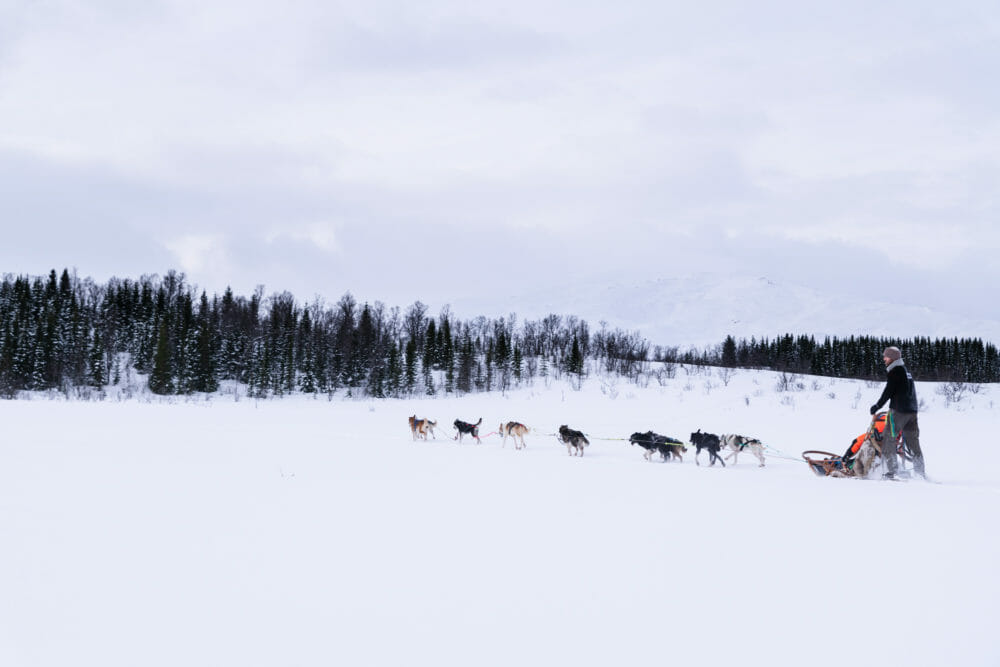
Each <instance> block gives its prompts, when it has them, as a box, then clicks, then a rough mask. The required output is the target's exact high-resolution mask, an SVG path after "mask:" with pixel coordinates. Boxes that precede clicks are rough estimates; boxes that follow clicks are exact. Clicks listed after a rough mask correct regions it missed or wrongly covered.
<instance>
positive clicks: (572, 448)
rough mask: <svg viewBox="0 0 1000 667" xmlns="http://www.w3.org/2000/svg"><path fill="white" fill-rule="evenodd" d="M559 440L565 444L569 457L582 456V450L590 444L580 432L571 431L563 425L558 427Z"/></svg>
mask: <svg viewBox="0 0 1000 667" xmlns="http://www.w3.org/2000/svg"><path fill="white" fill-rule="evenodd" d="M559 439H560V440H561V441H562V442H564V443H566V450H567V451H568V452H569V455H570V456H573V455H574V453H575V454H576V455H577V456H583V448H584V447H586V446H587V445H589V444H590V441H589V440H587V436H585V435H584V434H583V433H581V432H580V431H575V430H573V429H571V428H570V427H568V426H566V425H565V424H563V425H562V426H560V427H559Z"/></svg>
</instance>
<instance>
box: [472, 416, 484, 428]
mask: <svg viewBox="0 0 1000 667" xmlns="http://www.w3.org/2000/svg"><path fill="white" fill-rule="evenodd" d="M482 423H483V418H482V417H480V418H479V421H477V422H476V423H475V424H473V426H479V425H480V424H482Z"/></svg>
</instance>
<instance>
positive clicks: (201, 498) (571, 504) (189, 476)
mask: <svg viewBox="0 0 1000 667" xmlns="http://www.w3.org/2000/svg"><path fill="white" fill-rule="evenodd" d="M777 383H778V376H777V375H775V374H773V373H754V372H750V371H737V372H736V375H735V376H734V377H732V378H730V379H729V382H728V385H726V384H725V383H724V382H723V379H722V378H721V377H720V376H719V375H717V374H716V373H714V372H713V373H709V374H705V373H700V374H691V375H688V374H687V372H686V371H685V370H684V369H681V370H679V372H678V374H677V376H676V377H675V378H673V379H671V380H667V381H666V384H665V385H663V386H660V385H659V384H658V383H657V382H655V381H653V382H652V383H651V384H650V385H649V386H647V387H643V388H639V387H636V386H634V385H630V384H627V383H625V382H624V381H621V380H619V381H617V382H610V381H608V380H606V379H605V380H603V381H602V379H600V378H596V377H595V378H591V379H590V380H588V381H587V382H586V383H585V384H584V386H583V388H582V390H580V391H574V390H573V389H572V388H570V387H569V386H568V385H567V384H565V383H564V382H557V381H551V382H550V383H549V385H548V386H546V385H545V384H544V383H542V382H541V381H537V382H536V383H535V385H534V386H533V387H530V388H525V389H520V390H517V391H514V392H511V393H508V394H507V395H500V394H498V393H493V394H488V395H487V394H480V395H471V396H466V397H462V398H440V397H437V398H427V399H423V400H384V401H370V400H368V401H357V400H344V399H342V398H340V397H334V399H333V400H332V401H331V400H327V398H326V397H322V398H320V399H318V400H317V399H312V398H307V397H292V398H286V399H282V400H269V401H259V402H258V401H253V400H248V399H246V398H243V399H241V400H239V401H235V400H233V397H232V396H229V397H226V396H221V395H220V396H215V397H214V398H213V399H212V400H210V401H208V400H204V399H199V400H190V401H185V400H183V399H176V400H175V401H174V402H172V403H168V402H156V401H150V400H148V397H144V396H140V397H139V398H138V399H133V400H128V401H116V400H107V401H104V402H82V401H74V402H65V401H62V400H50V399H49V398H47V397H44V396H35V397H33V399H32V400H19V401H4V402H0V423H2V424H3V426H4V428H3V439H2V442H0V536H2V548H0V664H2V665H5V666H10V667H40V666H45V667H56V666H59V667H63V666H67V665H95V666H96V665H99V666H100V667H117V666H123V667H124V666H128V667H135V666H137V665H141V666H143V667H154V666H161V665H162V666H170V667H177V666H181V665H183V666H185V667H193V666H202V665H204V666H213V667H218V666H223V665H233V666H237V665H238V666H240V667H249V666H256V665H261V666H264V665H267V666H285V665H310V666H312V665H317V666H319V665H323V666H329V665H434V666H440V665H463V666H468V665H581V664H586V665H665V664H666V665H669V664H683V665H727V664H760V665H834V664H835V665H843V664H850V665H880V666H885V665H941V664H960V665H984V666H985V665H997V664H1000V641H998V640H997V635H996V630H995V627H994V626H995V624H996V619H997V618H998V616H1000V575H998V570H1000V565H998V564H1000V535H998V532H997V519H998V516H1000V469H998V467H997V466H996V465H995V460H996V448H997V444H996V442H995V441H994V440H995V439H994V438H993V437H992V436H991V435H990V434H991V433H992V432H993V431H994V430H995V429H996V426H997V414H998V406H997V405H996V402H998V401H1000V393H998V392H1000V388H998V387H997V386H996V385H990V386H984V387H982V388H981V389H980V390H979V392H978V393H976V394H968V395H966V396H965V397H964V398H962V400H961V401H960V402H958V403H951V404H947V403H946V400H945V397H944V396H942V395H939V394H938V393H937V392H936V387H935V385H932V384H927V383H918V392H919V394H920V397H921V398H922V399H923V401H924V403H925V410H924V412H922V414H921V417H920V419H921V429H922V442H923V444H924V449H925V452H926V458H927V470H928V473H929V475H931V476H932V477H933V478H934V480H936V481H939V482H941V483H940V484H928V483H923V482H915V481H914V482H908V483H889V482H867V481H856V480H838V479H826V478H819V477H816V476H814V475H813V474H812V473H811V472H810V471H809V470H808V469H807V467H806V465H805V464H804V463H803V462H802V461H801V460H799V459H797V457H798V455H799V454H800V453H801V451H802V450H805V449H822V450H828V451H833V452H841V451H843V450H844V449H845V448H846V447H847V445H848V443H849V442H850V440H851V439H852V438H853V437H854V436H856V435H858V434H859V433H862V432H863V431H864V430H865V429H866V427H867V425H868V419H869V415H868V406H869V405H871V403H872V402H874V399H875V398H876V397H877V396H878V394H879V392H880V391H881V384H872V383H864V382H853V381H837V380H829V379H815V378H809V377H803V378H801V379H800V383H801V385H802V387H803V388H802V389H801V390H794V391H789V392H779V391H777V390H776V385H777ZM414 413H416V414H418V415H420V416H427V417H430V418H431V419H436V420H437V421H438V422H439V427H438V437H437V439H436V440H430V441H428V442H413V441H412V439H411V437H410V432H409V429H408V427H407V424H406V418H407V417H408V416H409V415H411V414H414ZM479 417H482V418H483V427H482V433H483V434H486V433H489V432H491V431H493V430H495V428H496V425H497V424H498V423H499V422H500V421H501V420H518V421H522V422H524V423H526V424H528V425H529V426H531V427H533V429H534V430H535V432H534V433H533V434H532V435H530V436H529V437H528V447H527V449H525V450H522V451H515V450H514V448H513V446H512V444H511V443H509V442H508V444H507V446H506V447H501V444H500V440H499V439H498V437H497V436H495V435H492V436H489V437H486V438H484V440H483V443H482V444H481V445H475V444H472V443H470V441H469V439H468V438H466V440H465V442H464V443H463V444H458V443H456V442H454V441H452V439H451V435H452V434H453V433H454V431H453V429H452V428H451V426H450V424H451V422H452V421H454V420H455V419H456V418H460V419H463V420H466V421H475V420H476V419H478V418H479ZM560 424H568V425H570V426H571V427H574V428H577V429H580V430H583V431H585V432H586V433H587V434H589V435H590V436H591V438H592V444H591V446H590V447H589V448H588V449H587V451H586V455H585V456H584V457H583V458H571V457H569V456H567V452H566V449H565V448H564V447H562V446H561V445H559V444H558V443H557V442H556V440H555V438H554V437H553V436H552V435H551V434H552V433H554V431H555V430H556V429H557V428H558V426H559V425H560ZM698 428H701V429H703V430H707V431H712V432H715V433H724V432H737V433H743V434H746V435H752V436H756V437H759V438H761V439H762V440H763V441H764V442H765V443H766V444H767V445H768V446H769V448H770V449H769V451H768V460H767V466H766V467H765V468H758V467H757V465H756V463H755V461H754V460H753V459H752V457H750V456H749V455H741V457H740V461H739V463H738V465H736V466H730V467H727V468H725V469H722V468H720V467H718V466H716V467H707V466H706V465H704V464H705V463H706V461H705V460H704V458H705V457H704V456H703V457H702V459H703V460H702V464H703V465H702V466H700V467H698V466H695V464H694V451H693V449H692V450H689V451H688V453H687V454H686V455H685V460H684V462H683V463H659V462H655V463H648V462H646V461H644V460H643V457H642V453H641V450H639V449H638V448H637V447H632V446H630V445H629V444H628V442H626V441H624V440H623V439H625V438H627V437H628V435H629V434H630V433H632V432H633V431H645V430H647V429H653V430H655V431H658V432H660V433H663V434H665V435H673V436H675V437H679V438H681V439H684V440H686V439H687V438H688V436H689V434H690V433H691V432H692V431H694V430H695V429H698ZM784 454H787V455H788V458H782V457H781V455H784Z"/></svg>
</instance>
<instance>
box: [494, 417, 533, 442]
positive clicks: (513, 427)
mask: <svg viewBox="0 0 1000 667" xmlns="http://www.w3.org/2000/svg"><path fill="white" fill-rule="evenodd" d="M497 431H498V432H499V433H500V435H502V436H503V444H502V445H500V446H501V447H506V446H507V438H511V439H512V440H513V441H514V449H524V448H525V447H527V445H526V444H525V443H524V434H525V433H527V432H528V427H527V426H525V425H524V424H521V423H520V422H507V423H506V424H504V423H503V422H501V423H500V428H498V429H497ZM519 440H520V445H519V444H518V441H519Z"/></svg>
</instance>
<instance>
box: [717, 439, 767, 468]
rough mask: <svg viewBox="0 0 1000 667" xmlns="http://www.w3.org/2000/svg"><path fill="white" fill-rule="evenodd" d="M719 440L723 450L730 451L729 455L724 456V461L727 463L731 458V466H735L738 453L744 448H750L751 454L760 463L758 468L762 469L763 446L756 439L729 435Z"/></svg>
mask: <svg viewBox="0 0 1000 667" xmlns="http://www.w3.org/2000/svg"><path fill="white" fill-rule="evenodd" d="M720 440H721V442H722V447H723V449H728V450H730V453H729V454H728V455H727V456H726V460H727V461H728V460H729V458H730V457H732V459H733V465H736V457H737V456H739V454H740V452H742V451H743V450H744V449H746V448H750V451H751V453H753V455H754V456H756V457H757V459H758V460H759V461H760V467H761V468H763V467H764V445H763V444H762V443H761V441H760V440H758V439H757V438H748V437H746V436H745V435H736V434H732V433H730V434H727V435H724V436H722V438H720Z"/></svg>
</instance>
